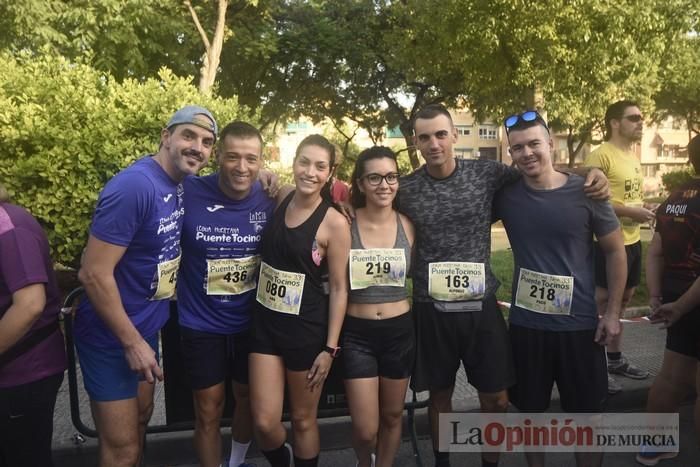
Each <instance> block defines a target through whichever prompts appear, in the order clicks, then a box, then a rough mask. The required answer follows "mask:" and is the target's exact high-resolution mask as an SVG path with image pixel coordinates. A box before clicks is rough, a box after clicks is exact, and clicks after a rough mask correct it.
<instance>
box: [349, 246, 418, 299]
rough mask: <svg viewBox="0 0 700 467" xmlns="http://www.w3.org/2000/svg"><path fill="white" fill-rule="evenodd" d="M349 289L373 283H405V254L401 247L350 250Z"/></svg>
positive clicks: (363, 287) (356, 288)
mask: <svg viewBox="0 0 700 467" xmlns="http://www.w3.org/2000/svg"><path fill="white" fill-rule="evenodd" d="M349 267H350V289H352V290H358V289H366V288H367V287H372V286H374V285H381V286H388V287H403V286H404V284H405V283H406V255H405V254H404V250H403V249H401V248H370V249H367V250H355V249H353V250H350V263H349Z"/></svg>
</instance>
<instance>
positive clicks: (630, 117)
mask: <svg viewBox="0 0 700 467" xmlns="http://www.w3.org/2000/svg"><path fill="white" fill-rule="evenodd" d="M622 118H624V119H625V120H629V121H630V122H632V123H639V122H641V121H642V120H643V119H644V118H643V117H642V116H641V115H639V114H634V115H625V116H623V117H622Z"/></svg>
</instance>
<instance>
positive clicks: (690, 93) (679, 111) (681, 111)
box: [655, 35, 700, 133]
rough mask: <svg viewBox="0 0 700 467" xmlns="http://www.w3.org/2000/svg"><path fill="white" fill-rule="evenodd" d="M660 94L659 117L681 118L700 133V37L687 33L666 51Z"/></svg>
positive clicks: (657, 96)
mask: <svg viewBox="0 0 700 467" xmlns="http://www.w3.org/2000/svg"><path fill="white" fill-rule="evenodd" d="M661 70H662V71H661V79H660V84H659V91H658V92H657V93H656V96H655V100H656V108H657V110H658V116H659V117H661V118H665V117H668V116H674V117H680V118H682V119H683V120H685V122H686V125H687V127H688V131H689V132H691V131H694V132H696V133H700V37H698V36H697V35H692V36H686V37H685V38H683V39H682V40H679V41H678V42H676V43H675V44H674V45H673V47H671V49H670V51H669V53H667V54H666V57H665V60H664V63H663V66H662V67H661Z"/></svg>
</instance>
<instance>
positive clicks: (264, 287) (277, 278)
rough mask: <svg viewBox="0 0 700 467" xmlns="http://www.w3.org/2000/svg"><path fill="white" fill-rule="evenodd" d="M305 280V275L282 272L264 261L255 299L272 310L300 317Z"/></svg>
mask: <svg viewBox="0 0 700 467" xmlns="http://www.w3.org/2000/svg"><path fill="white" fill-rule="evenodd" d="M304 279H305V276H304V274H300V273H297V272H288V271H281V270H279V269H275V268H273V267H272V266H270V265H269V264H267V263H265V262H264V261H263V262H262V263H261V266H260V275H259V276H258V292H257V295H256V297H255V299H256V300H257V301H258V302H259V303H260V304H261V305H263V306H265V307H266V308H269V309H270V310H274V311H277V312H279V313H286V314H290V315H298V314H299V310H300V309H301V296H302V294H303V293H304Z"/></svg>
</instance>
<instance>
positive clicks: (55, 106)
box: [0, 52, 242, 266]
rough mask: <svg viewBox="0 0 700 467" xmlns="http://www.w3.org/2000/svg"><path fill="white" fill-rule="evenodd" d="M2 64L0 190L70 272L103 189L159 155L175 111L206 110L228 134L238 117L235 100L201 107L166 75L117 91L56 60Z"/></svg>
mask: <svg viewBox="0 0 700 467" xmlns="http://www.w3.org/2000/svg"><path fill="white" fill-rule="evenodd" d="M0 60H2V63H3V67H2V69H1V70H0V141H3V157H2V158H0V180H2V183H3V185H5V187H6V188H7V189H8V191H9V192H10V195H11V196H12V198H13V200H14V201H15V202H16V203H17V204H20V205H22V206H24V207H26V208H27V209H28V210H29V211H31V212H32V214H33V215H34V216H35V217H36V218H37V219H39V221H40V222H41V224H42V226H43V227H44V229H45V230H46V232H47V234H48V237H49V242H50V244H51V246H52V256H53V258H54V260H56V261H60V262H61V263H63V264H66V265H71V266H75V265H76V264H77V262H78V259H79V257H80V252H81V251H82V248H83V246H84V245H85V241H86V238H87V232H88V225H89V222H90V219H91V217H92V212H93V209H94V207H95V201H96V200H97V195H98V194H99V192H100V190H101V189H102V187H103V186H104V184H105V182H106V181H107V180H109V179H110V178H111V177H112V176H113V175H114V174H115V173H116V172H117V171H119V170H120V169H122V168H124V167H125V166H127V165H128V164H130V163H131V162H133V161H134V160H136V159H137V158H138V157H141V156H143V155H144V154H148V153H153V152H155V151H157V149H158V143H159V139H160V130H161V129H162V128H163V126H164V125H165V123H166V122H167V121H168V119H169V118H170V115H172V113H173V112H174V111H175V110H177V109H178V108H180V107H181V106H183V105H186V104H200V105H203V106H205V107H207V108H209V109H210V110H211V111H212V113H213V114H214V116H215V118H217V120H218V121H219V122H222V124H223V123H226V122H228V121H231V120H233V119H234V118H240V117H241V115H240V114H242V112H241V111H240V108H239V106H238V103H237V101H236V100H235V99H223V98H210V97H205V96H203V95H202V94H200V93H199V92H198V90H197V88H196V87H195V86H194V85H193V84H192V80H191V78H179V77H177V76H175V75H174V74H173V73H172V72H170V71H169V70H167V69H165V68H163V69H161V70H160V72H159V74H158V76H157V78H151V79H147V80H145V81H143V82H138V81H135V80H133V79H126V80H124V81H123V82H118V81H117V80H115V79H114V78H113V77H112V76H110V75H106V74H104V73H101V72H98V71H96V70H95V69H94V68H92V67H90V66H88V65H84V64H76V63H71V62H69V61H68V60H67V59H65V58H60V57H59V58H56V57H53V56H46V55H34V54H29V53H21V54H17V55H14V56H13V55H11V54H9V53H7V52H3V53H0Z"/></svg>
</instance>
